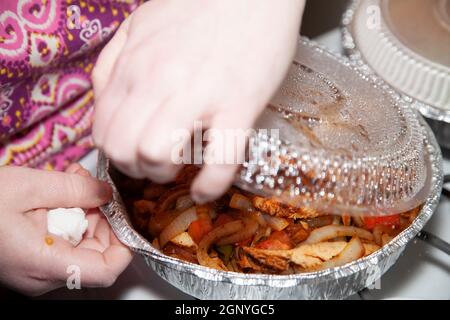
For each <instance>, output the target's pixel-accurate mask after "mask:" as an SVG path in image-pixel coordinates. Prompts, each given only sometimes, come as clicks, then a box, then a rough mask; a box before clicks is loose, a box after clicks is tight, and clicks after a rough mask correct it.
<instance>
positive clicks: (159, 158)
mask: <svg viewBox="0 0 450 320" xmlns="http://www.w3.org/2000/svg"><path fill="white" fill-rule="evenodd" d="M303 5H304V0H283V1H279V0H267V1H261V0H245V1H243V0H227V1H223V0H187V1H175V0H152V1H149V2H147V3H145V4H143V5H142V6H141V7H139V8H138V9H137V10H136V11H135V12H134V13H133V14H132V15H131V16H130V17H129V18H128V19H127V20H126V21H125V22H124V23H123V24H122V26H121V27H120V29H119V30H118V32H117V33H116V34H115V36H114V37H113V39H112V40H111V42H110V43H109V44H108V45H107V46H106V47H105V49H104V50H103V51H102V53H101V55H100V57H99V60H98V63H97V65H96V68H95V70H94V74H93V79H94V91H95V95H96V99H97V100H96V111H95V122H94V139H95V141H96V143H97V145H98V146H99V147H100V148H101V149H103V150H104V151H105V152H106V154H107V155H108V156H109V157H110V158H112V160H113V161H114V162H115V164H116V165H117V166H118V167H119V168H120V169H121V170H122V171H125V172H126V173H128V174H129V175H131V176H134V177H144V176H145V177H148V178H151V179H152V180H155V181H157V182H166V181H169V180H171V179H172V178H174V176H175V175H176V173H177V170H178V169H179V167H178V166H177V165H175V164H174V163H173V161H172V159H171V154H172V149H173V145H174V141H173V136H172V135H173V133H174V132H175V131H176V130H177V129H187V130H189V131H190V132H192V130H193V127H194V122H195V121H196V120H201V121H202V122H203V126H204V127H209V128H214V129H217V130H219V131H216V132H223V131H224V130H225V129H248V128H251V127H252V125H253V123H254V121H255V119H256V118H257V116H258V115H259V113H260V112H261V111H262V110H263V108H264V107H265V106H266V104H267V103H268V101H269V100H270V98H271V97H272V95H273V94H274V93H275V91H276V90H277V88H278V87H279V85H280V83H281V81H282V80H283V78H284V76H285V73H286V72H287V70H288V67H289V65H290V63H291V60H292V57H293V54H294V51H295V48H296V44H297V41H296V40H297V37H298V33H299V25H300V20H301V15H302V11H303ZM188 140H189V137H187V138H186V141H184V142H188ZM210 144H213V145H211V146H210V147H208V148H207V149H209V150H210V153H209V154H208V152H206V154H205V155H204V157H207V158H208V160H209V161H208V163H207V164H206V165H205V166H204V167H203V169H202V171H201V173H200V174H199V176H198V177H197V179H196V180H195V181H194V183H193V186H192V196H193V197H194V199H195V200H196V201H198V202H206V201H209V200H211V199H213V198H215V197H217V196H219V195H220V194H221V193H222V192H224V191H225V190H226V189H227V188H228V187H229V185H230V184H231V182H232V180H233V178H234V174H235V171H236V169H237V165H236V164H234V165H223V164H222V163H223V157H224V155H227V156H228V155H230V154H232V155H239V154H240V153H243V151H244V150H243V149H244V148H245V145H244V144H242V143H241V144H238V145H235V144H234V143H228V144H226V145H225V146H224V145H223V144H221V141H220V139H218V140H213V142H211V143H210ZM236 149H237V150H236ZM211 150H214V151H215V152H212V151H211Z"/></svg>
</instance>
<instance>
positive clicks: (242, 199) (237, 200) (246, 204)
mask: <svg viewBox="0 0 450 320" xmlns="http://www.w3.org/2000/svg"><path fill="white" fill-rule="evenodd" d="M229 206H230V208H233V209H238V210H242V211H249V210H252V209H253V204H252V202H251V201H250V199H249V198H247V197H246V196H244V195H242V194H240V193H235V194H233V196H232V197H231V200H230V203H229Z"/></svg>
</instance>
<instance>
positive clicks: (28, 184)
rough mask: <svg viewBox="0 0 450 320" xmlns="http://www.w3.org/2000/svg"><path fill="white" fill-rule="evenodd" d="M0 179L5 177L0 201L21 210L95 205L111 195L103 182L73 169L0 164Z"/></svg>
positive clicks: (102, 202) (98, 204) (100, 203)
mask: <svg viewBox="0 0 450 320" xmlns="http://www.w3.org/2000/svg"><path fill="white" fill-rule="evenodd" d="M0 181H9V183H8V184H5V185H4V186H3V188H2V189H4V190H1V192H2V197H1V199H0V203H1V202H6V203H5V205H6V207H8V208H11V207H12V209H15V210H18V211H19V212H25V211H28V210H33V209H38V208H59V207H65V208H70V207H81V208H95V207H98V206H100V205H103V204H105V203H106V202H108V201H109V200H110V199H111V195H112V190H111V187H110V186H109V185H108V184H107V183H106V182H102V181H99V180H97V179H95V178H92V177H84V176H81V175H79V174H75V173H64V172H56V171H44V170H36V169H30V168H23V167H3V168H0Z"/></svg>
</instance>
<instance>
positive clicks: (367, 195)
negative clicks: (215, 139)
mask: <svg viewBox="0 0 450 320" xmlns="http://www.w3.org/2000/svg"><path fill="white" fill-rule="evenodd" d="M256 129H264V130H257V132H258V133H257V134H255V135H254V136H253V137H252V138H251V139H250V143H249V161H248V162H246V163H245V164H244V166H243V169H242V170H241V172H240V179H238V181H236V185H238V186H239V187H242V188H244V189H246V190H248V191H251V192H254V193H258V194H262V195H264V196H269V197H274V198H276V199H278V200H280V201H282V202H284V203H287V204H289V205H293V206H298V207H300V206H308V207H314V208H317V209H319V210H324V211H326V212H331V213H350V214H353V213H358V214H370V215H385V214H393V213H397V212H401V211H405V210H409V209H412V208H414V207H416V206H417V205H419V204H420V203H422V202H423V201H424V199H425V197H426V192H424V190H425V189H427V188H426V176H427V170H426V163H425V159H424V145H423V140H424V137H425V135H424V131H423V128H422V127H421V126H420V125H419V122H418V118H417V116H416V114H415V113H414V112H413V111H411V110H410V109H409V108H406V107H405V106H402V105H399V104H397V103H396V102H395V101H394V100H393V99H392V97H391V95H389V94H388V93H387V92H385V91H384V90H382V89H380V88H379V87H377V86H376V85H375V84H374V83H373V82H371V81H370V80H369V79H367V78H366V77H364V76H363V75H362V74H360V73H359V72H358V71H356V70H355V69H353V68H352V67H350V66H349V65H348V62H347V60H345V59H342V58H340V57H336V56H335V55H332V54H330V53H328V52H326V51H324V50H322V49H321V48H319V47H317V46H311V45H310V44H308V43H305V42H301V43H300V45H299V49H298V53H297V55H296V58H295V61H294V63H293V65H292V67H291V69H290V71H289V74H288V76H287V78H286V79H285V81H284V83H283V85H282V87H281V89H280V90H279V92H278V94H277V95H276V96H275V98H274V99H273V101H272V102H271V104H270V105H269V107H268V108H266V110H265V111H264V113H263V114H262V116H261V117H260V118H259V119H258V121H257V124H256Z"/></svg>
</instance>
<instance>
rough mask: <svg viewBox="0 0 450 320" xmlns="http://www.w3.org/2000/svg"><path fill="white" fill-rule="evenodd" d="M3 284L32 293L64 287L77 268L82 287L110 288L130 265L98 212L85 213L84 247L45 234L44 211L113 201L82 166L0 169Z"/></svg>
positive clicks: (107, 190)
mask: <svg viewBox="0 0 450 320" xmlns="http://www.w3.org/2000/svg"><path fill="white" fill-rule="evenodd" d="M0 195H1V196H0V252H1V256H0V283H2V284H5V285H6V286H8V287H10V288H12V289H14V290H17V291H20V292H22V293H25V294H28V295H39V294H43V293H45V292H47V291H50V290H53V289H56V288H59V287H62V286H65V285H66V281H67V279H68V277H69V276H70V275H71V273H70V272H73V271H72V269H70V268H69V269H68V267H69V266H75V267H76V268H79V269H78V270H79V271H80V274H79V275H80V280H81V286H82V287H97V286H110V285H111V284H112V283H114V281H115V279H116V278H117V276H118V275H119V274H120V273H121V272H122V271H123V270H124V269H125V267H126V266H127V265H128V263H129V262H130V261H131V257H132V255H131V253H130V251H129V249H128V248H126V247H125V246H124V245H122V244H121V243H120V242H119V241H118V240H117V238H116V237H115V236H114V234H113V232H112V230H111V229H110V227H109V225H108V223H107V221H106V220H105V218H104V217H103V215H102V214H101V213H100V212H99V211H98V210H97V209H92V210H89V211H88V212H87V215H86V218H87V219H88V221H89V227H88V230H87V231H86V233H85V234H84V236H83V240H82V241H81V243H80V244H79V245H78V246H76V247H73V246H72V245H71V244H70V242H68V241H66V240H63V239H62V238H59V237H57V236H54V235H49V234H48V233H47V210H46V208H58V207H66V208H69V207H82V208H96V207H98V206H100V205H102V204H104V203H106V202H107V201H108V200H109V199H110V198H111V189H110V187H109V186H108V185H107V184H105V183H103V182H100V181H98V180H96V179H94V178H92V177H90V176H89V173H88V172H87V171H86V170H84V169H82V168H81V166H79V165H78V164H75V165H72V166H70V167H69V168H68V170H67V172H66V173H62V172H48V171H41V170H34V169H28V168H20V167H0Z"/></svg>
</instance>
